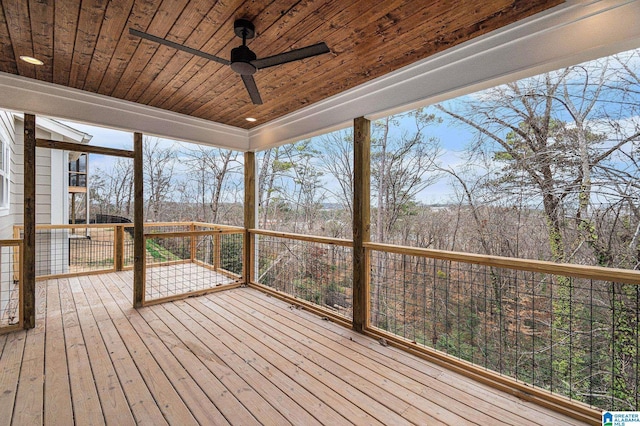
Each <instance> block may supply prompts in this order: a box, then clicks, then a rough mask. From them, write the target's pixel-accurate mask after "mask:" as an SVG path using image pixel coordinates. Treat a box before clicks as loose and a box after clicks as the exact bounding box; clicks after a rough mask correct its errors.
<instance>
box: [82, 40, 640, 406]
mask: <svg viewBox="0 0 640 426" xmlns="http://www.w3.org/2000/svg"><path fill="white" fill-rule="evenodd" d="M371 137H372V139H371V143H372V152H371V238H372V240H373V241H375V242H381V243H389V244H396V245H400V246H411V247H421V248H429V249H436V250H448V251H455V252H465V253H477V254H485V255H494V256H505V257H511V258H519V259H534V260H545V261H552V262H557V263H563V264H565V263H568V264H577V265H589V266H597V267H606V268H620V269H626V270H637V269H638V268H639V266H640V241H639V239H640V180H639V179H638V178H639V174H640V167H639V163H638V161H640V50H632V51H628V52H622V53H619V54H616V55H613V56H609V57H605V58H601V59H598V60H594V61H589V62H585V63H582V64H578V65H574V66H570V67H567V68H563V69H560V70H556V71H552V72H547V73H544V74H540V75H537V76H534V77H529V78H525V79H522V80H519V81H515V82H510V83H506V84H501V85H498V86H495V87H491V88H488V89H485V90H482V91H479V92H476V93H473V94H470V95H465V96H462V97H458V98H455V99H450V100H447V101H444V102H441V103H439V104H435V105H430V106H428V107H424V108H421V109H417V110H413V111H409V112H405V113H402V114H397V115H394V116H389V117H386V118H383V119H380V120H377V121H375V122H373V123H372V129H371ZM144 154H145V157H146V159H145V162H144V167H145V169H144V173H145V200H146V206H145V212H146V220H148V221H181V220H196V221H202V222H210V223H220V224H230V225H241V224H242V211H243V209H242V197H243V182H242V178H243V172H242V171H243V164H242V163H243V156H242V153H238V152H233V151H228V150H223V149H217V148H211V147H203V146H193V145H187V144H184V143H167V142H166V141H161V140H157V139H148V140H146V141H145V146H144ZM256 157H257V161H258V164H257V174H258V179H259V180H258V197H259V212H258V222H259V228H261V229H270V230H278V231H286V232H292V233H299V234H309V235H317V236H326V237H334V238H344V239H350V238H351V232H352V225H351V217H352V209H353V207H352V203H353V158H352V157H353V134H352V132H351V130H349V129H345V130H340V131H336V132H333V133H330V134H326V135H322V136H318V137H314V138H311V139H308V140H303V141H299V142H297V143H294V144H289V145H283V146H279V147H275V148H271V149H269V150H265V151H262V152H259V153H257V155H256ZM131 167H132V165H131V164H129V163H128V162H127V161H126V160H122V161H118V162H117V163H115V164H114V166H113V167H112V168H110V169H107V170H95V171H91V176H90V211H91V213H92V214H96V213H102V214H114V215H119V216H125V217H131V216H132V213H133V210H132V200H133V199H132V195H133V192H132V185H133V182H132V176H133V173H132V169H131ZM261 241H264V245H263V246H261V249H260V253H261V256H260V259H259V261H260V270H259V271H258V278H259V279H260V282H261V283H263V284H265V285H269V286H272V287H276V288H278V289H280V290H283V291H288V292H292V293H293V294H294V295H296V296H298V297H302V298H305V299H307V300H310V301H312V302H314V303H316V304H319V305H322V306H326V307H328V308H330V309H340V311H341V312H342V313H343V314H345V315H347V316H349V315H350V312H349V309H350V302H349V297H350V294H351V293H350V285H351V284H350V279H351V276H350V273H351V271H350V264H349V253H348V251H347V252H344V251H339V252H336V251H335V250H334V248H332V247H330V246H327V245H322V244H299V243H297V244H293V243H291V242H289V243H291V244H289V243H287V241H281V240H278V241H276V239H271V240H270V239H269V238H263V239H262V240H261ZM287 244H289V245H287ZM294 248H295V250H294ZM336 256H338V257H336ZM337 259H339V261H338V260H337ZM276 263H277V264H276ZM336 265H338V266H336ZM371 307H372V308H371V310H372V312H371V319H370V320H371V323H372V325H373V326H376V327H379V328H382V329H384V330H388V331H390V332H393V333H396V334H399V335H400V336H402V337H405V338H407V339H409V340H412V341H415V342H416V343H417V344H421V345H426V346H429V347H433V348H436V349H438V350H442V351H445V352H447V353H449V354H451V355H453V356H456V357H459V358H462V359H465V360H468V361H471V362H474V363H476V364H479V365H481V366H483V367H486V368H489V369H491V370H495V371H498V372H500V373H503V374H506V375H509V376H512V377H515V378H517V379H518V380H521V381H525V382H527V383H531V384H534V385H536V386H539V387H542V388H545V389H550V390H552V391H553V392H557V393H560V394H562V395H566V396H569V397H571V398H573V399H576V400H579V401H583V402H586V403H588V404H591V405H593V406H596V407H599V408H602V409H608V410H614V409H615V410H638V409H640V408H639V400H638V393H640V354H639V353H638V348H639V346H640V345H639V340H640V288H639V287H638V286H637V285H635V284H626V283H623V282H615V281H606V280H594V279H586V278H575V277H571V276H563V275H552V274H543V273H533V272H531V273H529V272H523V271H516V270H509V269H504V268H495V267H489V266H481V265H472V264H465V263H463V262H454V261H446V260H436V259H430V258H424V257H420V256H407V255H400V254H394V253H387V252H382V251H373V252H372V253H371Z"/></svg>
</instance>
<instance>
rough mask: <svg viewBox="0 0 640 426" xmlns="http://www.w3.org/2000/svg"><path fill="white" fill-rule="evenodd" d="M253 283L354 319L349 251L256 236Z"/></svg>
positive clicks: (319, 244) (307, 242) (306, 242)
mask: <svg viewBox="0 0 640 426" xmlns="http://www.w3.org/2000/svg"><path fill="white" fill-rule="evenodd" d="M256 247H257V250H256V257H255V258H256V261H257V263H258V265H257V266H258V268H257V269H258V271H257V275H258V276H257V277H254V278H255V279H256V281H257V282H258V283H260V284H263V285H265V286H268V287H271V288H273V289H275V290H278V291H281V292H284V293H286V294H289V295H291V296H293V297H297V298H300V299H303V300H306V301H308V302H311V303H313V304H315V305H317V306H319V307H321V308H324V309H329V310H331V311H332V312H334V313H336V314H339V315H341V316H344V317H346V318H349V319H352V318H353V310H352V297H353V296H352V293H353V292H352V289H353V273H352V272H353V266H352V265H353V263H352V253H353V249H352V248H351V247H344V246H338V245H333V244H326V243H318V242H310V241H301V240H294V239H288V238H281V237H274V236H265V235H256Z"/></svg>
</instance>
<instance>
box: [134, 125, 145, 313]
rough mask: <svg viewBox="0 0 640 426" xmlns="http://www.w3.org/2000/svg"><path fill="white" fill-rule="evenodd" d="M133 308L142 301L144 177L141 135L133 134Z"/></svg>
mask: <svg viewBox="0 0 640 426" xmlns="http://www.w3.org/2000/svg"><path fill="white" fill-rule="evenodd" d="M133 152H134V157H133V192H134V203H133V307H134V308H139V307H141V306H142V303H143V300H144V260H145V259H144V258H145V247H144V177H143V173H142V133H137V132H136V133H134V134H133Z"/></svg>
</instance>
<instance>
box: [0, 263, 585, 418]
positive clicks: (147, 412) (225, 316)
mask: <svg viewBox="0 0 640 426" xmlns="http://www.w3.org/2000/svg"><path fill="white" fill-rule="evenodd" d="M131 281H132V273H131V272H130V271H127V272H119V273H111V274H104V275H92V276H83V277H76V278H68V279H56V280H49V281H43V282H41V283H39V286H40V287H39V288H38V301H37V302H38V303H37V305H36V306H37V320H36V328H35V329H33V330H29V331H27V332H25V331H17V332H14V333H11V334H7V335H2V336H0V413H3V415H0V426H3V425H9V424H15V425H22V424H25V425H26V424H41V423H43V422H45V423H59V424H69V423H73V422H74V421H75V422H77V423H82V424H84V423H87V424H89V423H90V424H107V423H109V424H123V425H126V424H136V423H137V424H154V425H155V424H158V425H159V424H180V425H183V424H184V425H188V424H241V425H250V424H304V425H311V424H330V425H339V424H363V425H364V424H366V425H372V424H394V425H396V424H397V425H400V424H430V425H431V424H498V423H500V424H512V425H533V424H540V425H551V424H579V423H578V422H576V421H574V420H572V419H569V418H566V417H564V416H562V415H559V414H557V413H553V412H551V411H549V410H546V409H544V408H542V407H539V406H536V405H535V404H532V403H529V402H526V401H523V400H520V399H518V398H516V397H514V396H511V395H507V394H506V393H503V392H500V391H497V390H495V389H492V388H490V387H488V386H486V385H483V384H479V383H476V382H474V381H472V380H470V379H468V378H466V377H463V376H461V375H458V374H456V373H453V372H451V371H447V370H446V369H445V368H443V367H441V366H437V365H434V364H431V363H428V362H426V361H424V360H422V359H419V358H417V357H414V356H412V355H410V354H408V353H405V352H402V351H400V350H398V349H396V348H393V347H385V346H382V345H380V344H379V343H378V342H376V341H375V340H373V339H370V338H367V337H365V336H363V335H360V334H357V333H355V332H353V331H352V330H349V329H346V328H344V327H341V326H339V325H337V324H334V323H331V322H328V321H323V320H322V319H321V318H320V317H318V316H315V315H313V314H311V313H309V312H307V311H304V310H301V309H295V308H294V307H292V306H291V305H289V304H288V303H286V302H283V301H281V300H279V299H276V298H274V297H269V296H268V295H266V294H263V293H261V292H259V291H257V290H255V289H250V288H236V289H230V290H225V291H223V292H219V293H212V294H208V295H205V296H199V297H193V298H189V299H186V300H183V301H176V302H169V303H164V304H160V305H155V306H149V307H145V308H141V309H139V310H135V309H133V308H132V307H131V297H132V289H131ZM5 413H8V415H4V414H5Z"/></svg>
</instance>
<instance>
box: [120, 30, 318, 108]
mask: <svg viewBox="0 0 640 426" xmlns="http://www.w3.org/2000/svg"><path fill="white" fill-rule="evenodd" d="M233 29H234V33H235V34H236V36H238V37H240V38H242V45H241V46H238V47H235V48H233V49H232V50H231V60H229V61H228V60H226V59H224V58H220V57H218V56H215V55H211V54H209V53H206V52H203V51H201V50H197V49H193V48H191V47H187V46H184V45H182V44H178V43H175V42H173V41H169V40H167V39H164V38H160V37H157V36H154V35H152V34H148V33H145V32H142V31H138V30H136V29H133V28H129V33H130V34H131V35H134V36H137V37H141V38H144V39H147V40H151V41H153V42H156V43H160V44H163V45H165V46H169V47H173V48H174V49H178V50H182V51H183V52H187V53H191V54H192V55H196V56H200V57H202V58H205V59H208V60H210V61H215V62H218V63H220V64H222V65H230V66H231V69H232V70H233V71H235V72H236V73H238V74H240V77H242V81H243V82H244V86H245V87H246V88H247V92H249V96H250V97H251V101H252V102H253V103H254V104H256V105H261V104H262V98H261V97H260V92H259V91H258V86H256V81H255V80H254V79H253V74H255V73H256V71H258V70H260V69H263V68H269V67H273V66H275V65H282V64H286V63H289V62H293V61H299V60H301V59H306V58H311V57H313V56H317V55H322V54H324V53H329V52H330V50H329V48H328V47H327V44H326V43H324V42H321V43H317V44H314V45H311V46H307V47H302V48H300V49H294V50H290V51H288V52H283V53H279V54H277V55H273V56H267V57H266V58H261V59H257V57H256V54H255V53H253V51H251V49H249V47H247V39H251V38H253V37H254V36H255V33H256V32H255V27H254V26H253V24H252V23H251V22H250V21H247V20H246V19H237V20H236V21H235V22H234V24H233Z"/></svg>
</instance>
